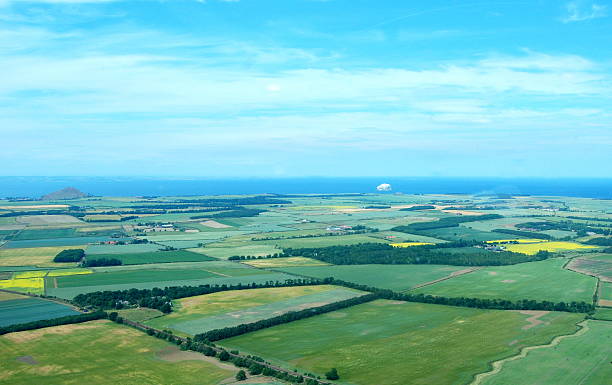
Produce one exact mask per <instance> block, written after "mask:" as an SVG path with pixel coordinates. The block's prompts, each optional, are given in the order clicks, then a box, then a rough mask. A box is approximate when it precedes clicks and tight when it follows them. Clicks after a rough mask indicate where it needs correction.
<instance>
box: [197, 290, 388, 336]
mask: <svg viewBox="0 0 612 385" xmlns="http://www.w3.org/2000/svg"><path fill="white" fill-rule="evenodd" d="M379 298H380V297H379V296H378V294H374V293H372V294H366V295H362V296H359V297H355V298H350V299H346V300H344V301H338V302H334V303H330V304H327V305H323V306H319V307H314V308H311V309H304V310H299V311H292V312H288V313H285V314H283V315H279V316H277V317H272V318H267V319H264V320H260V321H257V322H252V323H248V324H241V325H237V326H230V327H226V328H221V329H214V330H209V331H207V332H205V333H201V334H196V335H195V336H194V340H195V341H218V340H222V339H225V338H230V337H235V336H239V335H241V334H246V333H250V332H254V331H257V330H261V329H266V328H269V327H272V326H276V325H282V324H286V323H289V322H293V321H298V320H301V319H304V318H310V317H314V316H316V315H320V314H325V313H329V312H332V311H336V310H340V309H345V308H347V307H351V306H355V305H360V304H362V303H366V302H371V301H374V300H376V299H379Z"/></svg>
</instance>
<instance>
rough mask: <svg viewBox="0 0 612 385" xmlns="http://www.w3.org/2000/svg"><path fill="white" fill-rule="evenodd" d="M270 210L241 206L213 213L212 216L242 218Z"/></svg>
mask: <svg viewBox="0 0 612 385" xmlns="http://www.w3.org/2000/svg"><path fill="white" fill-rule="evenodd" d="M266 211H268V210H260V209H246V208H239V209H236V210H231V211H223V212H220V213H217V214H213V215H211V216H210V217H211V218H241V217H256V216H258V215H259V214H261V213H263V212H266Z"/></svg>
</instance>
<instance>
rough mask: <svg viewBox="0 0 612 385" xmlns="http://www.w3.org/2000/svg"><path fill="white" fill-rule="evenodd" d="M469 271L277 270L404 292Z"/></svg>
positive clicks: (378, 267) (403, 268)
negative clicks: (459, 272) (452, 274)
mask: <svg viewBox="0 0 612 385" xmlns="http://www.w3.org/2000/svg"><path fill="white" fill-rule="evenodd" d="M463 269H465V266H446V265H341V266H304V267H280V268H275V270H279V271H284V272H286V273H290V274H298V275H304V276H308V277H315V278H327V277H334V278H337V279H341V280H343V281H349V282H356V283H361V284H364V285H368V286H373V287H379V288H382V289H392V290H396V291H403V290H407V289H410V288H411V287H414V286H416V285H420V284H423V283H425V282H430V281H433V280H436V279H440V278H443V277H446V276H448V275H450V274H451V273H453V272H456V271H460V270H463Z"/></svg>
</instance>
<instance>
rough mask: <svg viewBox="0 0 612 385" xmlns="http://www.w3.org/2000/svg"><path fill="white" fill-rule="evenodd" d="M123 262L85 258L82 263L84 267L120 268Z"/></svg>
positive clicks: (111, 259) (110, 259)
mask: <svg viewBox="0 0 612 385" xmlns="http://www.w3.org/2000/svg"><path fill="white" fill-rule="evenodd" d="M121 265H123V262H122V261H121V260H119V259H117V258H96V259H90V258H86V259H85V261H83V266H84V267H98V266H121Z"/></svg>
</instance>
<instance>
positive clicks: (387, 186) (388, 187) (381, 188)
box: [376, 183, 391, 191]
mask: <svg viewBox="0 0 612 385" xmlns="http://www.w3.org/2000/svg"><path fill="white" fill-rule="evenodd" d="M376 190H378V191H391V185H390V184H389V183H382V184H379V185H378V186H376Z"/></svg>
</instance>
